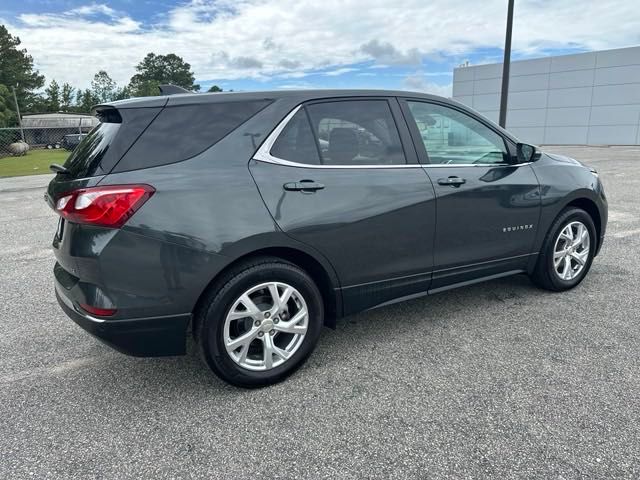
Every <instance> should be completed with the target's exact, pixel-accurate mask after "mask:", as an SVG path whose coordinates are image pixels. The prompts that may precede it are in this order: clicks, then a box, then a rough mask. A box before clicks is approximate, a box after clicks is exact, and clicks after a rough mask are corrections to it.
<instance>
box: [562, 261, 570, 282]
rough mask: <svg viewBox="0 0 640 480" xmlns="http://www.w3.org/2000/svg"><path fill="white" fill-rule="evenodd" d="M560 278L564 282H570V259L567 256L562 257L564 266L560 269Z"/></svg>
mask: <svg viewBox="0 0 640 480" xmlns="http://www.w3.org/2000/svg"><path fill="white" fill-rule="evenodd" d="M562 278H563V279H565V280H571V259H570V258H569V256H568V255H567V256H566V257H564V265H563V268H562Z"/></svg>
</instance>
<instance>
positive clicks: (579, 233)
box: [572, 223, 586, 247]
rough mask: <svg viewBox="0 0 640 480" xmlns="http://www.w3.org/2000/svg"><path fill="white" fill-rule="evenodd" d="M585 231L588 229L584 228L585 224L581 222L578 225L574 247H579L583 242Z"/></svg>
mask: <svg viewBox="0 0 640 480" xmlns="http://www.w3.org/2000/svg"><path fill="white" fill-rule="evenodd" d="M585 231H586V228H584V225H582V224H581V223H579V224H578V226H577V227H576V235H575V237H574V240H573V243H572V246H573V247H577V246H578V245H580V244H581V243H582V241H583V236H584V233H585Z"/></svg>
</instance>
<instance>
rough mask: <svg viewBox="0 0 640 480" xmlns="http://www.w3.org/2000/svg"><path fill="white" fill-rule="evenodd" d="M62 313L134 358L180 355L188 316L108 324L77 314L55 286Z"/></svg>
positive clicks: (120, 321) (188, 319) (149, 318)
mask: <svg viewBox="0 0 640 480" xmlns="http://www.w3.org/2000/svg"><path fill="white" fill-rule="evenodd" d="M56 298H57V299H58V303H59V304H60V307H62V310H64V312H65V313H66V314H67V316H68V317H69V318H71V320H73V321H74V322H75V323H77V324H78V325H79V326H80V327H82V328H83V329H84V330H86V331H87V332H89V333H90V334H91V335H93V336H94V337H96V338H98V339H99V340H101V341H102V342H104V343H105V344H107V345H109V346H110V347H112V348H114V349H115V350H117V351H119V352H122V353H125V354H127V355H132V356H135V357H162V356H169V355H184V354H185V352H186V336H187V326H188V325H189V321H190V320H191V315H190V314H184V315H171V316H165V317H148V318H134V319H119V320H108V319H103V318H96V317H92V316H90V315H88V314H86V313H82V312H80V311H79V310H78V309H77V308H76V307H75V306H74V304H73V302H72V300H71V299H69V298H68V297H67V296H66V295H65V293H64V288H62V287H60V286H59V285H58V284H57V282H56Z"/></svg>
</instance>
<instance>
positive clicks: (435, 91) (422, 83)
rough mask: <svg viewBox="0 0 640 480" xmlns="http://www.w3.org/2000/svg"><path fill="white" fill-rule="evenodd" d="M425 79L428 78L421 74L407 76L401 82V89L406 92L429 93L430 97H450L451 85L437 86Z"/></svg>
mask: <svg viewBox="0 0 640 480" xmlns="http://www.w3.org/2000/svg"><path fill="white" fill-rule="evenodd" d="M427 78H428V77H427V76H426V75H424V73H422V72H418V73H415V74H413V75H408V76H407V77H406V78H405V79H404V81H403V87H404V88H406V89H407V90H413V91H415V92H424V93H430V94H432V95H439V96H441V97H450V96H451V90H452V84H451V83H449V84H448V85H439V84H437V83H434V82H431V81H429V80H427Z"/></svg>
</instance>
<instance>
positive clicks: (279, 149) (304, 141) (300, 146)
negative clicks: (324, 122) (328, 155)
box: [271, 108, 320, 164]
mask: <svg viewBox="0 0 640 480" xmlns="http://www.w3.org/2000/svg"><path fill="white" fill-rule="evenodd" d="M271 155H273V156H274V157H277V158H282V159H283V160H289V161H291V162H297V163H306V164H318V163H320V157H319V156H318V148H317V147H316V141H315V139H314V138H313V132H312V131H311V126H310V125H309V119H308V118H307V113H306V112H305V111H304V108H301V109H300V110H298V112H297V113H296V114H295V115H294V116H293V118H291V120H290V121H289V123H287V126H286V127H284V130H282V133H281V134H280V136H278V139H277V140H276V142H275V143H274V144H273V147H271Z"/></svg>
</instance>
